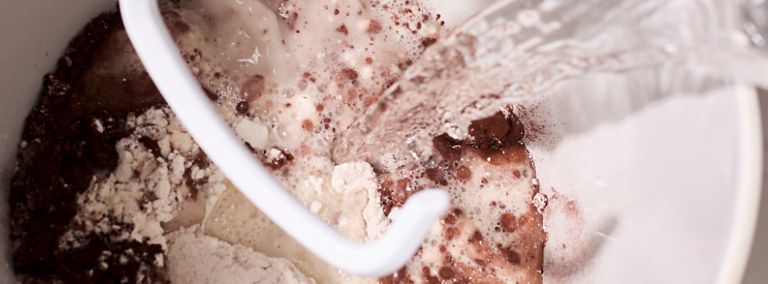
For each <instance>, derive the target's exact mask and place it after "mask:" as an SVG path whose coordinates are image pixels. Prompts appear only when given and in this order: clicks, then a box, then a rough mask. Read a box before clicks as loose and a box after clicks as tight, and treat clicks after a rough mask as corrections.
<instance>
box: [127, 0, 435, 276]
mask: <svg viewBox="0 0 768 284" xmlns="http://www.w3.org/2000/svg"><path fill="white" fill-rule="evenodd" d="M120 11H121V14H122V17H123V22H124V24H125V29H126V31H127V33H128V37H129V38H130V40H131V42H132V43H133V46H134V48H135V49H136V52H137V53H138V55H139V57H140V58H141V61H142V62H143V64H144V66H145V68H146V69H147V72H148V73H149V75H150V77H151V78H152V80H153V81H154V82H155V84H156V85H157V88H158V89H159V90H160V93H161V94H162V95H163V97H165V100H166V101H167V102H168V105H170V107H171V108H172V109H173V110H174V112H175V113H176V116H177V117H178V118H179V120H180V121H181V122H182V124H183V125H184V126H185V127H186V128H187V130H188V131H189V133H190V134H191V135H192V137H193V138H194V139H195V141H196V142H197V143H198V144H199V145H200V148H202V150H203V151H204V152H205V153H206V154H207V155H208V157H210V159H211V160H212V161H213V163H214V164H216V165H217V166H218V167H219V169H221V171H222V172H223V173H224V174H225V175H226V176H227V177H228V178H229V179H230V180H231V181H232V183H234V184H235V185H236V186H237V187H238V188H239V189H240V191H241V192H242V193H243V194H244V195H245V196H246V197H247V198H248V199H249V200H250V201H251V202H253V204H255V205H256V206H257V207H258V208H259V209H260V210H261V211H262V212H264V214H266V215H267V216H268V217H269V218H270V219H271V220H272V221H273V222H275V224H277V225H278V226H279V227H280V228H282V229H283V230H284V231H285V232H286V233H288V235H290V236H291V237H293V238H294V239H295V240H296V241H298V242H299V243H300V244H301V245H303V246H304V247H306V248H307V249H308V250H309V251H311V252H312V253H314V254H315V255H317V256H318V257H320V258H322V259H323V260H325V261H326V262H328V263H330V264H331V265H333V266H335V267H338V268H340V269H342V270H345V271H348V272H350V273H354V274H360V275H366V276H383V275H386V274H389V273H392V272H394V271H395V270H397V269H398V268H400V267H401V266H402V265H403V264H404V263H405V262H406V261H408V259H410V258H411V256H413V254H414V253H415V251H416V249H418V247H419V245H420V244H421V243H422V241H423V239H424V237H425V236H426V234H427V233H428V231H429V230H430V228H431V227H432V225H433V223H434V222H435V221H436V220H437V219H438V218H439V217H440V215H441V214H442V213H443V211H445V210H446V209H447V207H448V203H449V198H448V195H447V193H446V192H444V191H440V190H434V189H428V190H423V191H420V192H418V193H416V194H414V195H413V196H412V197H411V198H410V199H409V200H408V201H407V202H406V203H405V205H404V206H403V208H402V210H401V213H400V214H399V216H401V217H400V218H397V219H396V220H395V221H394V222H393V223H392V225H391V226H390V228H389V230H388V231H387V232H386V233H384V235H382V236H381V237H380V238H379V239H377V240H375V241H373V242H372V243H368V244H362V243H358V242H355V241H352V240H350V239H348V238H346V237H345V236H343V235H342V234H340V233H339V232H338V231H336V230H335V229H334V228H332V227H331V226H329V225H328V224H326V223H325V222H323V221H322V220H320V219H318V218H317V217H316V216H314V215H313V214H312V213H311V212H310V211H309V210H307V209H306V208H305V207H304V206H302V204H301V203H300V202H299V201H297V200H296V199H295V198H294V197H293V196H292V195H291V194H290V193H289V192H287V191H286V190H285V189H283V188H282V187H281V186H280V184H279V183H278V182H277V181H276V180H275V179H274V178H273V177H272V176H271V175H270V173H269V172H267V170H266V169H264V167H263V166H262V165H261V164H260V163H259V162H258V161H256V159H254V158H253V156H252V154H251V152H250V151H249V150H248V149H246V148H245V146H244V145H243V143H242V142H241V141H240V140H239V139H237V137H236V136H235V135H234V133H233V132H232V130H231V129H230V128H229V126H228V125H227V124H226V123H225V122H224V120H223V119H222V118H221V117H220V116H219V115H218V113H217V112H216V110H215V109H214V107H213V105H212V104H211V103H210V101H209V100H208V98H207V97H206V95H205V93H204V92H203V90H202V89H201V87H200V85H199V84H198V82H197V80H196V79H195V77H194V76H193V75H192V73H191V72H190V70H189V69H188V67H187V65H186V63H185V62H184V60H183V59H182V57H181V55H180V53H179V50H178V48H177V47H176V45H175V43H174V41H173V39H172V38H171V36H170V34H169V32H168V30H167V28H166V27H165V24H164V22H163V18H162V16H161V15H160V9H159V7H158V4H157V2H156V0H120Z"/></svg>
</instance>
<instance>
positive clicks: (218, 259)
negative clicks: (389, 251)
mask: <svg viewBox="0 0 768 284" xmlns="http://www.w3.org/2000/svg"><path fill="white" fill-rule="evenodd" d="M161 7H162V10H163V16H164V18H165V20H166V24H167V25H168V27H169V29H170V31H171V33H172V35H173V36H174V38H175V39H176V41H177V44H178V45H179V47H180V49H181V50H182V53H183V55H184V57H185V59H186V60H187V62H188V64H189V66H190V68H192V71H193V73H194V74H195V75H196V76H197V77H198V79H199V80H200V82H201V84H202V86H203V87H204V89H205V90H206V92H207V93H208V95H209V97H210V99H211V101H212V102H214V103H215V104H216V106H217V107H218V110H219V113H220V114H221V115H222V117H224V118H225V119H226V121H227V122H228V123H230V125H231V126H232V129H233V130H234V131H235V133H236V134H237V135H238V136H239V137H240V138H241V139H242V140H243V143H245V144H246V145H247V146H248V147H249V148H250V149H251V150H252V151H253V154H254V158H257V159H260V160H261V161H262V162H263V164H264V165H265V166H266V167H267V168H268V169H270V170H271V171H272V172H273V174H274V175H275V176H276V177H277V178H278V180H280V181H281V182H282V184H283V185H284V186H285V188H286V189H288V190H290V191H291V192H292V193H293V195H294V196H296V198H298V199H299V200H300V201H302V202H303V203H304V204H305V206H306V207H307V208H309V209H310V210H311V211H312V212H313V213H315V214H316V215H317V216H319V217H320V218H321V219H323V220H324V221H326V222H328V223H329V224H330V225H332V226H334V227H336V228H337V229H338V230H339V231H341V232H342V233H344V234H345V235H347V236H348V237H350V238H352V239H356V240H360V241H367V240H371V239H375V238H376V237H377V236H379V235H380V234H381V232H382V231H384V230H385V229H386V228H387V226H388V224H389V223H390V222H391V220H392V219H394V218H408V216H401V215H398V208H399V207H400V206H402V204H403V203H404V201H405V200H406V199H407V198H408V196H410V195H411V194H413V193H414V192H417V191H418V190H421V189H423V188H427V187H440V188H444V189H446V190H448V192H449V193H450V195H451V197H452V208H451V209H450V212H448V213H447V214H446V215H445V216H444V217H443V218H442V219H441V221H440V222H439V223H438V224H436V225H435V226H434V228H433V229H432V231H431V232H430V234H429V236H428V239H427V240H426V242H425V243H424V245H423V246H422V247H421V249H420V250H419V251H418V253H417V254H416V255H415V256H414V257H413V258H412V259H411V260H410V261H409V262H408V264H407V265H406V266H405V267H403V268H402V269H400V270H399V271H398V272H397V273H395V274H393V275H390V276H387V277H384V278H381V279H370V278H362V277H358V276H354V275H348V274H345V273H343V272H341V271H339V270H337V269H334V268H332V267H330V266H328V265H327V264H325V263H324V262H322V261H320V260H319V259H318V258H316V257H314V256H313V255H311V254H310V253H309V252H307V251H306V250H304V249H303V248H302V247H301V246H299V245H298V244H297V243H296V242H295V241H293V240H292V239H291V238H290V237H288V236H287V235H285V234H284V233H283V232H282V231H281V230H280V229H279V228H277V227H276V226H275V225H274V224H272V223H271V222H270V221H269V220H268V219H267V218H266V217H265V216H264V215H263V214H262V213H260V212H259V210H258V209H257V208H255V207H254V206H253V205H252V204H251V203H250V202H249V201H248V200H247V199H245V198H244V197H243V196H242V195H241V194H240V193H239V192H238V190H237V189H236V188H234V187H233V186H232V185H231V184H230V183H229V182H228V181H227V179H226V177H224V176H223V175H222V173H221V172H219V171H218V170H217V168H216V167H215V165H213V164H212V163H211V162H210V161H209V160H208V159H207V157H206V156H205V154H204V153H203V152H202V151H201V150H200V149H199V147H198V146H197V145H196V144H195V143H194V141H193V140H192V138H191V137H190V135H189V134H188V133H187V132H186V131H185V129H184V127H183V126H182V125H181V124H180V122H179V121H178V120H177V119H176V118H175V116H174V114H173V112H172V111H171V110H170V109H169V108H168V106H167V105H165V103H164V102H163V100H162V97H161V96H160V94H159V93H158V91H157V90H156V89H155V87H154V85H153V84H152V82H151V80H150V79H149V77H148V75H147V73H146V72H145V71H144V70H143V68H142V66H141V64H140V62H139V60H138V58H137V57H136V55H135V53H134V52H133V49H132V48H131V46H130V43H129V42H128V39H127V36H126V34H125V31H124V29H123V27H122V25H121V23H120V18H119V16H118V15H117V14H116V13H115V12H107V13H104V14H102V15H101V16H99V17H97V18H95V19H94V20H93V21H92V22H91V23H90V24H88V26H87V27H86V28H85V29H84V30H83V31H82V32H81V33H80V35H78V36H77V37H76V38H75V39H74V40H73V41H72V42H71V43H70V46H69V48H68V49H67V50H66V51H65V54H64V56H63V57H62V58H61V59H60V61H59V64H58V66H57V69H56V71H55V72H53V73H51V74H49V75H47V76H46V77H45V79H44V84H43V92H42V94H41V98H40V101H39V102H38V104H37V106H36V107H35V109H34V110H33V111H32V113H31V114H30V116H29V117H28V119H27V123H26V126H25V129H24V133H23V136H22V141H21V142H20V144H19V159H18V163H17V169H16V174H15V176H14V178H13V183H12V189H11V195H10V202H11V206H12V207H11V220H12V221H11V231H12V232H11V234H12V235H11V237H12V242H13V264H14V270H15V271H16V273H17V276H18V280H20V281H21V282H22V283H39V282H66V283H69V282H74V283H118V282H119V283H157V282H171V283H372V282H382V283H425V282H428V283H515V282H517V283H540V282H541V280H542V275H541V274H542V270H543V267H542V263H543V249H544V243H545V241H546V234H545V233H544V231H543V229H542V215H541V213H542V210H543V209H544V206H546V199H545V198H544V197H543V196H542V195H540V194H538V182H537V180H536V177H535V170H534V167H533V164H532V162H531V160H530V159H529V156H528V152H527V150H526V148H525V146H524V145H523V144H522V141H523V137H524V135H525V130H524V126H523V124H522V123H521V122H520V121H519V120H518V119H517V116H516V115H515V113H516V109H515V108H514V107H512V106H510V107H509V108H506V109H503V110H500V111H499V112H498V113H497V114H495V115H493V116H491V117H488V118H485V119H481V120H477V121H474V122H473V123H472V124H471V125H470V127H469V129H468V133H469V136H468V138H466V139H464V140H458V139H454V138H452V137H450V136H448V135H441V136H437V137H435V138H434V139H433V141H432V145H430V146H431V147H434V149H435V155H434V156H433V157H432V158H430V159H429V161H428V162H426V163H424V164H423V165H417V166H414V167H407V168H397V169H382V168H377V167H375V166H374V165H375V163H373V162H372V161H367V160H362V159H350V160H344V161H337V160H334V159H333V155H332V153H333V147H334V145H335V142H336V140H337V139H338V137H339V135H340V133H343V132H345V131H347V130H348V129H349V127H350V125H352V124H353V123H354V122H355V120H356V119H357V118H359V117H360V115H361V113H363V112H364V111H365V110H366V109H367V108H368V107H370V106H371V105H373V104H374V103H376V101H377V100H378V99H379V97H380V95H381V94H382V93H383V92H384V90H385V89H386V88H388V87H389V86H390V85H392V84H393V83H394V82H395V81H397V80H398V78H399V76H400V75H401V74H402V72H403V71H404V70H406V69H407V68H408V66H410V65H411V64H413V62H415V61H416V60H418V58H419V56H420V55H421V53H422V52H423V51H424V50H425V49H426V48H428V47H429V46H430V45H432V44H433V43H435V42H436V41H438V40H439V38H440V37H441V36H444V35H445V34H446V33H448V32H450V26H451V25H450V24H448V25H447V24H446V22H445V19H444V18H443V16H442V15H441V14H439V13H437V12H435V10H434V9H431V8H430V7H431V6H430V5H428V2H426V1H425V2H423V3H422V2H421V1H395V0H359V1H354V0H323V1H310V0H263V1H257V0H232V1H217V0H175V1H162V4H161ZM454 24H455V23H454ZM398 134H399V133H396V132H395V133H392V135H398ZM403 139H405V137H404V138H403ZM382 147H386V145H382Z"/></svg>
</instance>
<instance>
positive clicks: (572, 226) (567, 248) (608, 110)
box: [529, 87, 762, 283]
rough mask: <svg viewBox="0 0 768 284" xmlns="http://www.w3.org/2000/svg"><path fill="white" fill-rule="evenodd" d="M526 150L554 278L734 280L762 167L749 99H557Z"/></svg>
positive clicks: (726, 94) (741, 92)
mask: <svg viewBox="0 0 768 284" xmlns="http://www.w3.org/2000/svg"><path fill="white" fill-rule="evenodd" d="M535 112H536V113H537V115H539V116H545V117H546V118H545V119H542V120H540V121H547V122H546V123H547V124H548V126H547V125H545V127H546V128H549V129H551V131H550V132H549V134H551V135H552V136H553V137H548V138H546V139H541V140H542V141H540V142H536V143H532V144H531V145H529V146H530V147H531V153H532V157H533V159H534V160H535V162H536V170H537V175H538V177H539V180H540V184H541V189H542V192H545V193H547V195H548V197H549V204H548V207H547V209H546V210H547V211H546V213H545V225H546V226H547V230H548V232H549V240H548V243H547V247H546V249H545V255H546V257H545V259H547V261H548V263H545V275H546V276H547V278H545V279H548V280H550V281H552V282H553V283H557V282H568V283H574V282H579V283H634V282H644V283H705V282H711V281H712V280H713V279H719V280H721V281H727V283H733V282H738V281H739V280H740V279H741V274H742V273H743V268H744V264H745V262H746V258H747V257H748V254H749V244H750V243H751V239H752V233H753V228H754V223H755V218H756V214H757V202H759V189H760V186H759V184H760V178H761V165H762V161H761V159H762V148H761V145H762V144H761V135H760V132H761V128H760V123H759V121H760V120H759V112H758V103H757V100H756V96H755V92H754V90H752V89H749V88H741V87H732V88H726V89H720V90H716V91H713V92H710V93H707V94H699V95H692V94H687V95H686V94H681V95H675V96H669V97H664V98H646V99H640V100H630V99H626V98H624V99H621V98H618V99H617V98H616V97H613V98H605V97H590V95H589V94H586V95H583V94H578V95H573V94H570V92H561V93H558V94H557V95H556V96H554V97H552V98H549V99H548V100H547V101H545V102H544V103H543V104H542V105H541V106H540V107H539V108H538V109H537V110H536V111H535Z"/></svg>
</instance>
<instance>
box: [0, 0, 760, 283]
mask: <svg viewBox="0 0 768 284" xmlns="http://www.w3.org/2000/svg"><path fill="white" fill-rule="evenodd" d="M0 2H2V4H0V5H2V7H4V9H2V10H0V14H1V15H0V34H2V35H3V37H4V40H2V41H0V51H2V52H0V66H3V67H4V68H2V69H1V70H0V84H1V85H2V86H4V88H2V89H0V98H2V101H3V102H4V103H3V104H2V105H0V127H1V128H2V129H3V131H2V133H0V254H2V255H3V256H5V258H4V261H3V263H4V264H5V265H0V279H4V280H3V281H0V282H4V283H9V282H11V281H12V277H13V275H12V273H11V269H10V265H9V242H8V232H7V224H8V220H7V215H6V214H5V212H7V209H8V208H7V207H8V206H7V197H6V196H7V188H8V185H9V183H10V176H11V174H12V171H13V165H14V160H15V153H16V143H17V142H18V140H19V134H20V131H21V127H22V125H23V120H24V118H25V117H26V115H27V113H28V112H29V110H30V108H31V107H32V104H33V103H34V102H35V100H36V99H37V95H38V94H37V92H38V91H39V88H40V82H41V78H42V76H43V74H45V72H47V71H49V70H51V69H52V68H53V66H54V64H55V61H56V59H57V58H58V57H59V56H60V55H61V54H62V52H63V49H64V47H65V46H66V44H67V42H68V41H69V39H71V38H72V36H73V35H75V34H76V32H77V31H78V30H79V29H80V28H81V27H82V26H83V25H84V24H85V23H86V22H87V21H88V20H89V19H90V18H91V17H93V16H95V15H96V14H98V13H99V12H101V11H104V10H108V9H110V8H112V7H114V5H115V2H113V1H103V0H69V1H46V2H45V3H44V4H41V2H39V1H12V0H0ZM432 2H435V3H438V2H440V3H442V1H437V0H434V1H432ZM446 2H449V3H450V2H452V1H446ZM486 2H487V1H486ZM446 7H448V6H446ZM450 7H451V8H446V9H448V10H450V12H448V14H450V15H454V16H453V17H456V18H461V17H465V16H466V15H469V14H471V13H472V12H473V11H475V9H476V7H475V8H472V9H461V7H459V6H457V5H450ZM598 99H599V98H598ZM590 101H595V100H590ZM598 101H599V100H598ZM604 101H605V102H610V103H611V105H600V104H586V103H584V101H581V100H577V99H574V98H573V97H568V96H565V95H556V96H553V97H551V98H550V99H548V101H546V102H544V103H543V104H542V106H541V107H540V108H539V109H537V111H536V113H537V115H546V116H547V117H548V119H547V122H546V123H547V124H548V125H549V126H550V127H551V128H550V130H551V133H550V134H552V137H549V138H551V140H549V141H548V142H547V143H538V144H537V143H534V144H532V145H531V152H532V156H533V157H534V159H535V162H536V166H537V172H538V175H539V179H540V182H541V188H542V191H543V192H545V193H547V194H548V195H549V205H548V207H547V215H548V216H547V221H546V225H547V226H548V228H547V229H548V230H549V231H550V242H549V243H548V244H547V248H546V254H547V257H548V260H547V264H546V265H547V266H546V269H547V276H546V277H547V279H548V280H551V281H554V282H572V281H579V282H608V283H611V282H618V281H621V282H627V281H628V282H638V281H642V282H668V283H677V282H681V281H683V282H694V283H695V282H699V281H709V280H711V279H713V278H716V277H721V279H731V280H733V279H739V278H734V277H740V275H741V271H742V269H743V265H744V261H745V259H746V255H747V252H748V248H749V243H750V242H751V236H752V230H753V226H754V216H755V214H756V202H757V200H759V198H757V197H756V196H757V195H758V194H759V177H760V175H759V172H760V165H761V161H760V157H761V154H760V153H761V152H760V151H761V147H760V135H759V133H760V128H759V118H758V112H757V103H756V98H755V94H754V92H752V91H751V90H749V89H746V88H732V89H727V90H721V91H719V92H716V93H712V94H707V95H681V96H674V97H670V98H665V99H661V100H657V101H652V102H644V103H643V105H642V107H638V106H634V105H631V104H630V105H626V104H618V106H617V104H616V103H615V102H611V101H610V100H608V99H605V100H604ZM606 110H610V111H608V112H606ZM545 140H546V139H545Z"/></svg>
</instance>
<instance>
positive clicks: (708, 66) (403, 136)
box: [333, 0, 768, 170]
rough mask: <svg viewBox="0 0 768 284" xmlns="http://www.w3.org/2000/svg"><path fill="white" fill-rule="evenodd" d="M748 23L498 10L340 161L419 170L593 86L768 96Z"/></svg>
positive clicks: (593, 11) (349, 143)
mask: <svg viewBox="0 0 768 284" xmlns="http://www.w3.org/2000/svg"><path fill="white" fill-rule="evenodd" d="M741 23H742V21H741V19H740V17H739V9H738V5H737V3H735V1H715V0H711V1H699V0H621V1H618V0H585V1H554V0H531V1H515V0H505V1H500V2H499V3H497V4H495V5H494V6H492V7H489V8H488V9H486V10H484V11H483V12H481V13H480V14H478V15H477V16H475V17H473V18H472V19H470V20H469V21H468V22H467V23H465V24H464V25H462V26H460V27H459V28H457V29H456V30H455V31H453V32H452V33H451V34H450V35H448V36H447V37H445V38H443V39H441V40H440V41H438V42H437V43H436V44H434V45H433V46H432V47H430V48H429V49H428V50H427V51H425V53H424V54H423V56H422V57H421V58H420V59H419V60H418V61H417V62H416V63H415V64H414V65H413V66H411V67H410V68H409V69H408V70H407V71H406V72H405V73H404V74H403V76H402V77H401V79H400V80H399V81H398V82H396V83H395V84H394V85H393V86H392V87H391V88H390V89H388V90H387V91H386V92H385V94H383V96H382V98H381V99H380V101H378V103H376V104H374V105H373V106H372V107H371V108H370V109H368V111H367V112H366V113H365V114H364V115H363V117H361V119H360V120H359V121H358V122H357V123H355V124H354V125H352V127H351V129H350V131H348V132H347V133H344V134H343V135H342V137H340V138H339V139H338V141H337V143H336V146H335V148H334V152H333V154H334V159H335V160H337V161H346V160H350V159H359V158H363V159H366V160H368V161H369V162H371V163H373V164H374V165H376V166H378V167H379V168H380V169H383V170H393V169H396V168H402V167H413V166H416V165H418V163H420V162H424V161H427V160H428V159H429V157H430V156H431V155H432V144H431V139H432V137H435V136H437V135H439V134H442V133H448V134H449V135H451V136H452V137H454V138H464V137H466V136H467V126H468V125H469V123H470V122H471V121H472V120H475V119H479V118H482V117H485V116H488V115H490V114H492V113H494V112H497V111H499V110H500V109H503V108H504V107H505V106H507V105H510V104H526V103H531V102H534V101H536V100H537V99H540V98H542V97H543V96H546V95H547V94H548V93H550V92H551V91H552V90H553V89H554V88H555V87H562V86H563V85H567V84H569V83H573V82H574V81H578V80H579V78H582V77H584V76H585V75H594V74H611V75H618V76H621V77H624V78H623V79H624V80H630V81H633V83H634V84H627V85H626V86H631V87H632V88H628V87H625V88H618V89H616V88H614V89H610V90H601V91H611V92H616V93H620V94H622V95H625V96H627V97H630V98H631V97H632V96H633V95H636V94H639V93H647V92H654V93H658V94H672V93H679V92H704V91H707V90H710V89H713V88H718V87H723V86H726V85H730V84H734V83H736V82H739V83H748V84H753V85H759V86H768V77H766V76H762V74H768V61H767V60H766V58H765V57H764V56H763V55H762V54H759V52H757V51H755V50H752V49H749V48H747V47H746V46H745V45H744V44H743V43H745V41H740V39H743V38H740V37H739V36H738V34H735V33H734V31H736V30H738V29H739V28H740V27H741V26H740V25H741ZM742 35H743V34H742ZM596 87H603V88H604V87H605V86H596ZM596 91H597V90H596ZM574 95H578V94H574Z"/></svg>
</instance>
